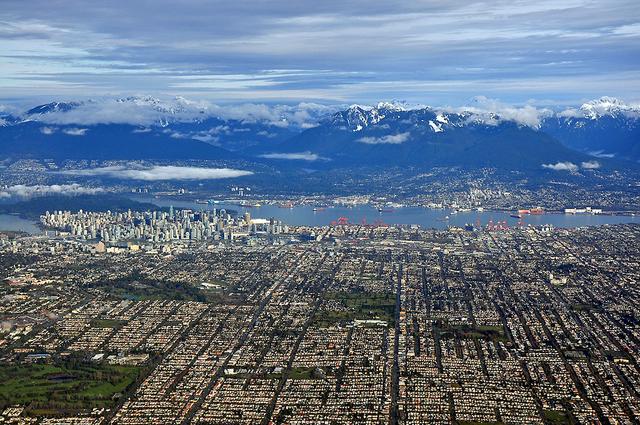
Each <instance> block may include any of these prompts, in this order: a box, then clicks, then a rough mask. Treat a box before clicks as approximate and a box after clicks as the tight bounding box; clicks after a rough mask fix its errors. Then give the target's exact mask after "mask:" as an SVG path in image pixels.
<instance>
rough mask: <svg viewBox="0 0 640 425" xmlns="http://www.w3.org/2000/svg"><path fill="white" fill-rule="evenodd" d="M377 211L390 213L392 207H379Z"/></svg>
mask: <svg viewBox="0 0 640 425" xmlns="http://www.w3.org/2000/svg"><path fill="white" fill-rule="evenodd" d="M378 212H379V213H392V212H393V209H391V208H382V207H380V208H378Z"/></svg>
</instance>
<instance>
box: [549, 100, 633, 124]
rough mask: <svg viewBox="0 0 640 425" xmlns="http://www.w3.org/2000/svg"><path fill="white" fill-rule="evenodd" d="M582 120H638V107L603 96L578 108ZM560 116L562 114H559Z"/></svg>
mask: <svg viewBox="0 0 640 425" xmlns="http://www.w3.org/2000/svg"><path fill="white" fill-rule="evenodd" d="M580 113H581V114H582V116H583V117H584V118H588V119H590V120H597V119H598V118H602V117H606V116H609V117H614V118H622V117H625V118H640V105H628V104H626V103H624V102H623V101H621V100H620V99H616V98H614V97H608V96H603V97H601V98H600V99H596V100H592V101H590V102H587V103H584V104H583V105H582V106H581V107H580ZM560 115H562V114H560Z"/></svg>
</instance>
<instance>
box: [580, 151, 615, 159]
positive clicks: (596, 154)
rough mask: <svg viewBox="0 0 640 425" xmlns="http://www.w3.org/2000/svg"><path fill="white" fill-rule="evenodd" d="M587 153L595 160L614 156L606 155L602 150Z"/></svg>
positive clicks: (611, 154) (612, 154)
mask: <svg viewBox="0 0 640 425" xmlns="http://www.w3.org/2000/svg"><path fill="white" fill-rule="evenodd" d="M587 153H588V154H589V155H591V156H595V157H596V158H613V157H614V156H616V154H615V153H607V152H605V151H603V150H598V151H591V152H587Z"/></svg>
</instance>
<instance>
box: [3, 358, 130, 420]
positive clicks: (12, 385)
mask: <svg viewBox="0 0 640 425" xmlns="http://www.w3.org/2000/svg"><path fill="white" fill-rule="evenodd" d="M139 373H140V368H138V367H133V366H113V365H96V364H81V363H71V362H69V363H58V364H24V365H1V366H0V406H2V407H4V406H9V405H14V404H18V405H24V406H27V411H28V413H29V414H32V415H38V416H39V415H45V416H49V415H52V416H57V415H62V414H67V413H73V412H77V411H80V410H84V409H90V408H94V407H98V408H100V407H108V406H112V405H113V404H114V403H115V399H114V396H115V395H117V394H121V393H123V392H125V391H126V390H127V389H128V388H129V387H130V386H131V385H132V384H133V383H134V382H135V381H136V378H137V377H138V374H139Z"/></svg>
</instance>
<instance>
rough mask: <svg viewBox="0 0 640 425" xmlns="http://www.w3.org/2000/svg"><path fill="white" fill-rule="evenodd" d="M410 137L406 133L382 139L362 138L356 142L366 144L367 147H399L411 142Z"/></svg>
mask: <svg viewBox="0 0 640 425" xmlns="http://www.w3.org/2000/svg"><path fill="white" fill-rule="evenodd" d="M409 136H411V134H410V133H409V132H406V133H398V134H390V135H388V136H382V137H361V138H359V139H358V140H356V142H359V143H365V144H367V145H385V144H387V145H399V144H401V143H404V142H406V141H407V140H409Z"/></svg>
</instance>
